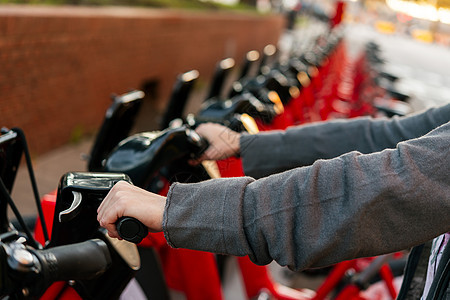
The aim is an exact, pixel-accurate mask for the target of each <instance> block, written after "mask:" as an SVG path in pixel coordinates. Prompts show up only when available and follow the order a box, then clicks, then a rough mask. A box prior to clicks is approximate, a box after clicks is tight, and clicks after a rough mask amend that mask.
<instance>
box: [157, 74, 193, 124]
mask: <svg viewBox="0 0 450 300" xmlns="http://www.w3.org/2000/svg"><path fill="white" fill-rule="evenodd" d="M198 76H199V73H198V71H197V70H191V71H188V72H185V73H183V74H180V75H178V77H177V79H176V81H175V84H174V86H173V88H172V93H171V96H170V99H169V102H168V104H167V108H166V111H165V112H164V114H163V116H162V118H161V123H160V129H161V130H164V129H166V128H167V127H169V125H170V122H171V121H172V120H174V119H177V118H181V117H182V116H183V111H184V108H185V107H186V104H187V101H188V99H189V95H190V94H191V90H192V88H193V86H194V84H195V82H196V81H197V79H198Z"/></svg>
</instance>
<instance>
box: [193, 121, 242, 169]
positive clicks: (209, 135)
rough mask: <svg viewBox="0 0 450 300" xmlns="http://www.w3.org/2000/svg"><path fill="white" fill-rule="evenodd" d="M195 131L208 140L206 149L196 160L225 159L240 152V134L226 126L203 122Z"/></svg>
mask: <svg viewBox="0 0 450 300" xmlns="http://www.w3.org/2000/svg"><path fill="white" fill-rule="evenodd" d="M195 131H196V132H197V133H198V134H199V135H200V136H202V137H204V138H206V139H207V140H208V142H209V147H208V149H206V151H205V152H204V153H203V154H202V155H201V156H200V158H198V159H197V160H196V162H199V161H203V160H219V159H225V158H228V157H231V156H236V155H238V154H239V152H240V144H239V140H240V137H241V134H240V133H238V132H236V131H233V130H231V129H229V128H228V127H225V126H223V125H220V124H216V123H204V124H200V125H199V126H198V127H197V129H196V130H195Z"/></svg>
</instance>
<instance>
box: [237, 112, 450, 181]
mask: <svg viewBox="0 0 450 300" xmlns="http://www.w3.org/2000/svg"><path fill="white" fill-rule="evenodd" d="M448 121H450V104H449V105H446V106H442V107H439V108H432V109H429V110H427V111H424V112H421V113H418V114H414V115H410V116H407V117H402V118H391V119H372V118H356V119H346V120H335V121H327V122H320V123H314V124H310V125H303V126H297V127H291V128H288V129H287V130H285V131H275V132H267V133H260V134H258V135H244V136H242V137H241V157H242V163H243V167H244V172H245V174H246V175H249V176H252V177H254V178H261V177H264V176H268V175H271V174H274V173H278V172H282V171H285V170H289V169H292V168H295V167H300V166H307V165H311V164H312V163H313V162H314V161H315V160H317V159H327V158H333V157H337V156H339V155H341V154H344V153H347V152H350V151H359V152H361V153H372V152H377V151H381V150H383V149H387V148H395V146H396V145H397V143H399V142H401V141H404V140H408V139H412V138H417V137H420V136H422V135H424V134H426V133H428V132H429V131H431V130H433V129H435V128H436V127H438V126H440V125H442V124H445V123H446V122H448Z"/></svg>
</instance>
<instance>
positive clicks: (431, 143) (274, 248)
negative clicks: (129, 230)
mask: <svg viewBox="0 0 450 300" xmlns="http://www.w3.org/2000/svg"><path fill="white" fill-rule="evenodd" d="M449 120H450V105H446V106H443V107H440V108H436V109H431V110H428V111H426V112H423V113H420V114H416V115H413V116H408V117H404V118H393V119H383V120H378V119H377V120H375V119H369V118H359V119H354V120H345V121H334V122H327V123H319V124H312V125H308V126H301V127H295V128H292V129H288V130H286V131H278V132H269V133H263V134H258V135H256V136H243V137H242V138H241V149H242V153H241V155H242V161H243V166H244V170H245V173H246V174H247V175H251V176H254V177H262V176H266V175H268V174H273V173H275V172H281V171H284V172H281V173H277V174H274V175H271V176H268V177H264V178H261V179H259V180H255V179H254V178H252V177H240V178H223V179H214V180H208V181H205V182H201V183H195V184H180V183H175V184H173V185H172V186H171V188H170V190H169V194H168V197H167V200H168V201H167V204H166V210H165V213H164V221H163V228H164V233H165V236H166V239H167V241H168V242H169V244H170V245H172V246H173V247H183V248H190V249H196V250H203V251H211V252H216V253H225V254H231V255H238V256H241V255H249V257H250V259H251V260H252V261H254V262H255V263H257V264H268V263H270V262H271V261H272V260H275V261H277V262H278V263H279V264H280V265H287V266H289V267H290V268H292V269H297V270H298V269H304V268H309V267H320V266H326V265H330V264H334V263H336V262H339V261H342V260H347V259H352V258H357V257H364V256H374V255H380V254H383V253H389V252H394V251H399V250H403V249H407V248H410V247H412V246H415V245H419V244H422V243H424V242H425V241H428V240H430V239H432V238H434V237H436V236H438V235H440V234H442V233H444V232H448V231H450V223H449V222H448V214H449V212H450V171H449V170H450V151H449V149H450V123H449ZM354 150H356V151H354ZM349 151H352V152H349ZM377 151H379V152H377ZM347 152H348V153H347ZM343 153H345V154H343ZM362 153H368V154H362ZM341 154H342V155H341ZM332 157H334V158H332ZM317 158H332V159H327V160H322V159H319V160H316V159H317ZM310 164H311V165H310ZM307 165H309V166H307ZM297 166H305V167H301V168H294V169H292V167H297ZM285 170H288V171H285Z"/></svg>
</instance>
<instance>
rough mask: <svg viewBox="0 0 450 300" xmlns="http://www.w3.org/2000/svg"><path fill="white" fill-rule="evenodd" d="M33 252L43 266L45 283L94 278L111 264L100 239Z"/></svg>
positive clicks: (105, 247) (104, 245) (106, 249)
mask: <svg viewBox="0 0 450 300" xmlns="http://www.w3.org/2000/svg"><path fill="white" fill-rule="evenodd" d="M33 252H34V253H35V254H36V256H37V257H38V258H39V260H40V262H41V264H42V266H43V269H44V276H45V277H46V278H45V281H46V283H47V284H50V283H52V282H54V281H65V280H70V279H74V280H77V279H90V278H94V277H96V276H97V275H100V274H102V273H104V272H105V271H106V269H107V268H108V267H109V266H110V264H111V256H110V253H109V249H108V246H107V245H106V243H105V242H103V241H102V240H100V239H92V240H87V241H85V242H81V243H76V244H71V245H65V246H58V247H54V248H49V249H46V250H35V251H33Z"/></svg>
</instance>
